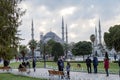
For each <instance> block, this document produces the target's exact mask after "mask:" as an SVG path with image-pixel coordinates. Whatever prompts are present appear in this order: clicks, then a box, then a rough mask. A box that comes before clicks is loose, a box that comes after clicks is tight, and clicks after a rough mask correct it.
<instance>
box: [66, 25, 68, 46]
mask: <svg viewBox="0 0 120 80" xmlns="http://www.w3.org/2000/svg"><path fill="white" fill-rule="evenodd" d="M66 44H68V31H67V24H66Z"/></svg>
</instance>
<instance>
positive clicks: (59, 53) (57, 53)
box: [52, 42, 64, 61]
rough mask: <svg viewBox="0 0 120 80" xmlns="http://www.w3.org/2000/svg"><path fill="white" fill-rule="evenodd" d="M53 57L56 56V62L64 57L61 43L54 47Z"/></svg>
mask: <svg viewBox="0 0 120 80" xmlns="http://www.w3.org/2000/svg"><path fill="white" fill-rule="evenodd" d="M52 55H53V56H54V61H57V60H58V58H59V57H60V56H64V51H63V47H62V45H61V44H60V43H58V42H56V43H55V44H54V45H53V47H52Z"/></svg>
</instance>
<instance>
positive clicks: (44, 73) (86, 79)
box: [0, 68, 120, 80]
mask: <svg viewBox="0 0 120 80" xmlns="http://www.w3.org/2000/svg"><path fill="white" fill-rule="evenodd" d="M48 70H49V69H44V68H37V69H36V72H34V71H33V69H31V70H30V71H31V72H30V74H27V73H24V72H23V73H21V72H18V70H17V69H13V70H12V71H10V73H13V74H16V75H25V76H31V77H36V78H46V79H50V78H52V79H51V80H53V79H54V80H59V77H58V76H54V77H50V76H49V73H48ZM1 72H3V71H0V73H1ZM70 80H120V77H119V76H118V75H114V74H110V75H109V77H106V75H105V74H94V73H92V74H88V73H83V72H70Z"/></svg>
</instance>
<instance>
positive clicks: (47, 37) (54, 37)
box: [43, 31, 64, 44]
mask: <svg viewBox="0 0 120 80" xmlns="http://www.w3.org/2000/svg"><path fill="white" fill-rule="evenodd" d="M51 39H52V40H54V41H56V42H59V43H62V44H63V43H64V41H63V40H62V39H61V38H60V37H59V36H57V35H56V34H55V33H54V32H52V31H50V32H48V33H46V34H45V35H44V36H43V40H44V42H45V43H46V42H48V41H49V40H51Z"/></svg>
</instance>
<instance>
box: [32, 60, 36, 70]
mask: <svg viewBox="0 0 120 80" xmlns="http://www.w3.org/2000/svg"><path fill="white" fill-rule="evenodd" d="M32 66H33V69H34V72H35V71H36V69H35V68H36V61H35V59H33V63H32Z"/></svg>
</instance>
